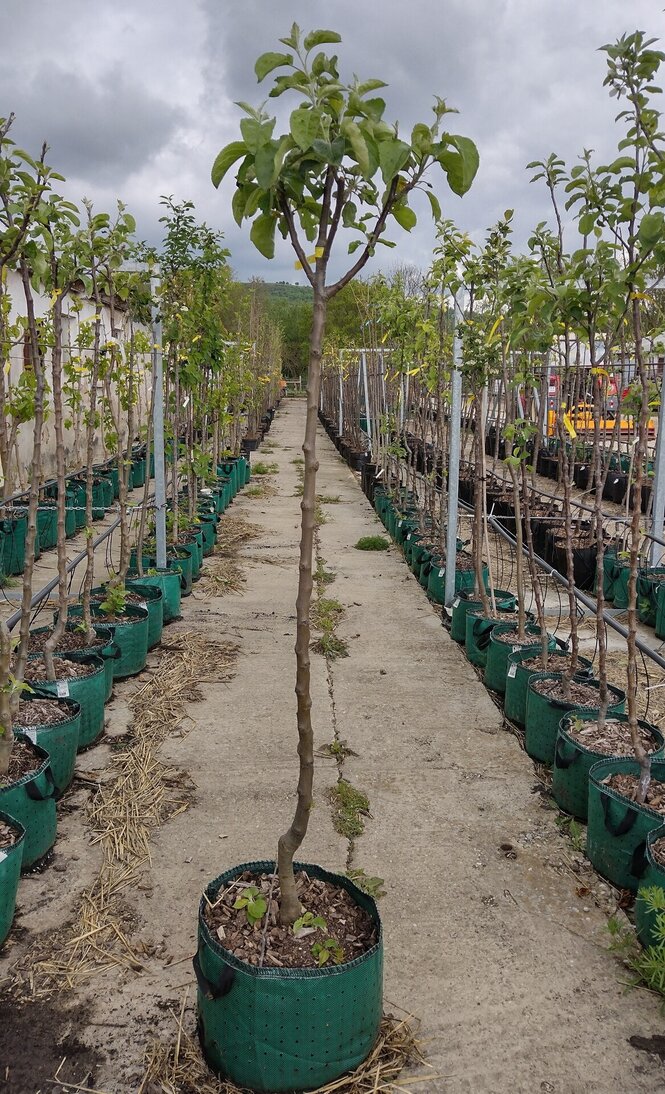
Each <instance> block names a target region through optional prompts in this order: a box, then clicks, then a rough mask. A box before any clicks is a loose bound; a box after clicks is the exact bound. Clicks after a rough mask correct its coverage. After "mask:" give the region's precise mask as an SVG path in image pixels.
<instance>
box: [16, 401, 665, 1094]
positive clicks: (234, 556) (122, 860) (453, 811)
mask: <svg viewBox="0 0 665 1094" xmlns="http://www.w3.org/2000/svg"><path fill="white" fill-rule="evenodd" d="M304 413H305V405H304V402H303V401H301V400H287V401H286V402H284V403H283V404H282V408H281V409H280V411H279V413H278V415H277V418H276V419H275V422H274V424H273V427H272V430H271V432H270V434H269V435H268V437H267V438H266V440H265V442H264V445H262V447H261V448H260V450H259V451H258V452H257V453H256V454H255V456H254V464H255V467H260V468H267V469H268V474H265V475H254V476H253V478H252V481H251V484H250V486H249V487H246V488H245V490H244V491H243V492H241V493H240V494H239V495H238V496H237V497H236V500H235V502H234V503H233V506H232V507H231V508H230V509H228V510H227V511H226V513H224V514H223V515H222V517H221V519H220V522H219V526H218V544H217V547H216V548H215V552H214V553H213V554H212V555H211V556H209V557H208V558H207V559H206V560H205V562H204V565H203V569H202V576H201V578H200V580H199V581H198V582H196V583H195V585H194V588H193V592H192V595H191V596H189V597H187V598H185V599H183V601H182V618H181V619H180V620H179V621H178V622H174V623H172V624H170V625H169V627H167V628H166V629H165V631H164V635H163V640H162V644H161V646H160V647H158V648H156V650H155V651H153V652H152V653H151V654H150V655H149V661H148V664H147V666H146V668H145V670H144V671H143V672H142V673H141V674H140V675H139V676H138V677H136V678H134V679H132V680H130V681H126V682H124V683H119V684H116V686H115V693H114V695H115V697H114V699H113V701H112V703H111V704H110V705H109V706H108V707H107V714H106V728H105V733H104V737H103V739H102V740H101V741H100V742H99V743H98V744H97V745H96V746H95V747H94V748H93V749H91V750H89V751H88V752H85V753H82V754H80V755H79V757H78V759H77V766H76V777H75V780H74V783H73V785H72V788H71V789H70V790H69V791H68V792H67V794H66V795H65V797H64V799H63V800H62V801H61V803H60V806H59V811H60V814H61V816H60V822H59V829H58V840H57V843H56V847H55V851H54V855H53V858H52V861H51V863H50V866H49V867H48V869H46V870H44V871H43V872H36V873H28V874H27V875H25V876H24V878H23V880H22V883H21V888H20V893H19V904H18V910H17V915H16V919H15V926H14V929H13V931H12V934H11V936H10V940H9V941H8V943H7V945H6V947H5V949H4V950H3V952H2V956H1V957H0V982H1V983H2V991H3V1003H2V1024H1V1026H0V1029H1V1033H0V1059H2V1061H3V1065H5V1070H4V1074H3V1076H2V1080H3V1086H2V1088H3V1089H6V1090H7V1091H8V1092H12V1094H24V1092H27V1091H44V1092H46V1091H51V1090H63V1091H64V1090H68V1091H71V1090H79V1089H86V1090H89V1089H93V1090H96V1091H100V1092H104V1094H125V1092H126V1094H129V1092H134V1091H137V1090H141V1091H143V1092H145V1094H147V1092H150V1094H153V1092H154V1094H157V1092H158V1091H161V1090H170V1089H192V1090H193V1089H197V1090H203V1091H215V1090H217V1089H218V1086H217V1085H216V1081H215V1080H214V1079H213V1078H212V1077H211V1076H210V1075H209V1073H207V1075H206V1072H205V1071H204V1070H201V1069H202V1067H203V1065H202V1063H201V1062H200V1058H199V1056H198V1048H196V1049H194V1048H193V1047H192V1044H193V1043H194V1042H195V1040H196V1038H195V1031H194V1027H195V1017H194V1003H195V991H194V989H193V986H192V974H191V958H192V955H193V953H194V951H195V949H196V910H197V906H198V903H199V899H200V894H201V890H202V888H203V887H204V885H205V884H207V881H208V879H209V878H211V877H215V876H216V875H217V874H218V873H220V872H221V871H222V870H223V869H225V868H226V867H227V866H228V864H229V863H235V862H243V861H250V860H252V859H262V858H264V857H265V854H266V836H267V837H268V843H269V844H271V843H272V842H273V839H272V837H276V836H277V833H278V831H281V829H282V827H283V826H284V824H285V823H286V822H287V818H288V815H289V812H290V810H291V796H292V783H293V773H292V768H293V761H292V759H291V755H290V740H291V736H292V725H291V722H292V717H291V713H290V712H291V709H292V693H293V668H292V646H293V639H294V634H295V619H294V612H293V602H294V595H295V577H294V574H295V571H296V560H297V551H298V547H297V544H298V524H299V506H300V498H299V483H300V479H301V476H300V463H299V460H300V443H301V437H302V430H303V424H304V422H303V419H304ZM318 445H319V460H320V465H321V466H320V472H319V479H318V488H317V489H318V491H319V514H318V515H319V523H318V526H317V531H316V543H315V551H316V564H317V570H318V572H319V575H320V581H319V583H318V585H317V590H318V595H317V601H315V609H314V611H315V615H314V618H315V621H316V620H317V619H318V621H319V624H320V626H319V628H318V630H317V629H316V627H315V630H314V635H315V636H316V634H318V633H319V632H320V635H321V637H322V638H323V639H325V638H328V639H329V638H330V636H331V634H333V635H334V637H335V638H336V639H337V640H338V644H333V643H331V642H329V641H328V642H326V641H323V642H322V647H321V648H322V649H323V651H324V652H321V653H319V652H317V650H316V649H314V651H313V652H312V698H313V721H314V729H315V745H316V754H317V757H318V769H317V775H316V783H315V793H314V796H315V808H314V810H313V812H312V817H311V822H310V832H309V837H308V845H307V852H306V856H305V857H306V858H307V860H308V861H317V862H322V863H325V865H326V866H327V867H329V868H331V869H335V870H337V871H339V872H340V873H344V872H346V871H347V870H351V871H363V872H364V875H361V876H364V877H365V878H366V879H373V885H374V888H375V889H378V891H379V892H382V893H383V894H384V895H382V896H381V898H380V900H379V905H380V909H381V913H382V918H383V923H384V931H385V938H386V965H385V1009H386V1010H387V1011H389V1012H390V1011H392V1012H393V1013H394V1014H396V1015H397V1016H399V1017H402V1016H403V1015H404V1012H406V1013H411V1014H413V1015H417V1016H418V1017H419V1019H420V1021H421V1026H420V1037H421V1038H422V1040H423V1051H424V1053H425V1059H426V1062H425V1064H422V1065H417V1066H415V1067H414V1068H413V1069H412V1070H409V1071H406V1072H405V1073H404V1074H403V1078H402V1082H403V1085H404V1089H413V1090H424V1091H444V1090H445V1091H451V1092H460V1094H461V1092H470V1091H475V1090H494V1089H505V1082H506V1080H507V1077H509V1080H510V1088H511V1090H515V1091H524V1092H525V1094H526V1092H532V1091H533V1090H542V1091H556V1092H561V1094H563V1092H564V1091H580V1092H581V1091H595V1090H607V1089H625V1090H630V1091H656V1090H658V1089H660V1088H661V1087H662V1083H663V1063H662V1061H661V1059H659V1057H658V1055H657V1052H656V1051H655V1049H657V1046H658V1043H659V1041H658V1038H659V1035H660V1032H661V1030H662V1014H661V1012H660V1005H659V1002H658V999H657V998H656V997H655V996H654V995H652V994H650V993H648V992H646V991H645V990H643V989H640V988H635V989H633V990H632V991H630V992H628V993H626V991H625V983H626V981H627V980H628V979H629V978H630V974H629V972H628V970H627V969H626V968H625V967H624V966H623V965H622V963H621V961H620V960H619V959H618V958H617V956H616V955H614V954H612V953H610V952H609V950H608V943H609V935H608V931H607V916H608V914H609V913H611V912H615V911H616V904H617V895H618V894H617V892H616V891H615V890H614V889H613V888H612V887H611V886H609V885H607V884H606V883H604V882H603V881H602V880H601V879H599V877H598V875H596V874H595V873H594V872H593V871H592V869H591V868H590V866H589V865H588V863H587V862H586V860H585V858H584V856H583V855H582V854H581V853H580V851H579V850H578V849H576V846H575V845H574V842H571V840H570V839H569V838H568V837H567V835H566V833H565V830H562V828H561V826H560V825H558V824H557V818H558V816H559V815H558V812H557V810H556V808H555V807H554V805H553V802H552V800H551V798H550V796H549V793H548V791H547V788H546V784H545V782H544V781H543V779H542V777H541V774H542V773H540V772H539V770H538V769H536V768H534V765H533V763H532V761H531V759H529V757H528V756H527V755H526V754H525V753H524V751H523V748H522V747H521V745H520V741H519V739H518V737H517V736H516V735H515V734H514V733H513V732H511V731H510V729H509V728H508V726H507V725H506V724H505V723H504V721H503V718H502V715H501V713H500V711H499V709H498V708H497V706H496V705H495V703H494V702H492V699H491V698H490V695H489V693H488V692H487V691H486V690H485V688H484V687H483V685H482V683H481V681H480V679H479V678H478V676H477V675H476V672H475V671H474V669H473V667H472V666H471V665H470V664H469V663H468V661H467V660H466V658H465V657H464V654H463V652H462V651H461V650H460V649H459V648H458V646H457V645H456V644H455V643H454V642H452V641H451V638H450V637H449V635H448V634H447V633H446V631H445V629H444V628H443V627H442V625H441V616H440V614H439V612H438V611H435V610H434V608H433V607H432V606H431V605H430V603H429V602H428V600H427V599H426V597H425V595H424V593H423V591H422V590H421V588H420V586H419V584H418V582H417V581H416V579H415V578H414V576H413V575H412V574H411V573H410V571H409V569H408V568H407V566H406V565H405V563H404V560H403V556H402V553H401V551H400V550H399V549H398V548H397V547H395V546H392V547H390V548H389V549H388V550H387V551H382V552H375V551H360V550H357V549H355V546H354V545H355V543H356V542H357V541H358V540H359V539H360V537H363V536H373V535H377V534H378V533H380V532H382V531H383V529H382V528H381V526H380V524H379V523H378V521H377V518H376V515H375V514H374V512H373V510H372V508H371V507H370V505H369V504H368V502H367V500H366V498H365V497H364V495H363V494H362V492H361V490H360V486H359V482H358V476H357V475H355V474H354V473H353V472H351V471H350V470H349V469H348V467H347V465H346V464H345V463H344V462H343V461H342V460H341V459H340V457H339V456H338V454H337V452H336V451H335V449H334V448H333V446H332V445H331V444H330V442H329V441H328V440H327V439H326V438H325V435H324V434H323V432H322V431H321V430H320V429H319V438H318ZM323 575H326V576H325V577H323ZM333 575H334V577H333ZM322 599H323V600H324V604H323V607H321V608H320V609H319V614H318V616H317V614H316V612H317V609H316V604H317V602H320V601H321V600H322ZM331 600H334V602H335V603H336V604H337V605H338V607H337V608H336V609H335V614H336V621H335V625H334V628H333V630H332V631H330V629H329V628H328V626H327V615H326V605H325V601H331ZM342 652H343V653H345V656H341V655H339V654H341V653H342ZM146 704H147V705H146ZM160 713H161V714H162V715H163V716H164V718H165V722H166V724H160ZM146 725H147V726H149V727H150V733H149V734H148V736H147V740H146V736H145V727H146ZM141 728H143V738H142V737H141V736H140V734H139V730H140V729H141ZM155 775H158V782H159V790H158V789H157V786H156V782H155ZM340 785H343V787H344V788H347V787H348V788H351V789H352V790H353V791H355V792H357V793H356V794H355V796H350V795H349V794H348V793H346V794H345V795H344V796H343V797H340V795H339V788H340ZM336 788H337V792H335V789H336ZM331 792H332V793H331ZM123 813H124V814H125V816H124V818H123V819H122V822H121V823H119V814H123ZM109 835H111V839H110V842H109V838H108V837H109ZM378 879H383V880H382V881H379V880H378ZM109 892H110V893H111V894H112V899H106V898H107V897H109ZM619 914H621V913H619ZM86 936H87V937H86ZM95 939H99V945H96V944H95ZM451 1000H454V1006H451V1005H450V1002H451ZM654 1039H655V1040H654ZM176 1045H178V1046H179V1048H178V1052H179V1057H178V1058H179V1060H180V1064H179V1067H180V1068H181V1071H177V1075H178V1078H179V1080H180V1081H181V1082H183V1080H184V1079H185V1077H186V1076H187V1075H189V1081H190V1082H191V1083H192V1085H191V1086H190V1087H186V1086H184V1085H182V1086H180V1087H171V1086H167V1085H162V1084H166V1083H167V1082H168V1081H170V1079H171V1078H172V1075H175V1074H176V1071H175V1070H173V1069H174V1052H175V1046H176ZM654 1046H655V1048H654ZM645 1049H646V1050H647V1051H645ZM5 1061H6V1062H7V1063H6V1064H5ZM601 1076H602V1077H601ZM410 1080H413V1085H411V1082H410ZM197 1083H198V1084H199V1085H196V1084H197ZM203 1083H206V1084H207V1085H203ZM222 1089H223V1088H222V1086H221V1085H220V1086H219V1090H222Z"/></svg>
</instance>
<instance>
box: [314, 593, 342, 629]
mask: <svg viewBox="0 0 665 1094" xmlns="http://www.w3.org/2000/svg"><path fill="white" fill-rule="evenodd" d="M343 615H344V606H343V605H342V604H340V602H339V600H334V599H333V598H332V597H329V596H320V597H319V598H318V600H316V601H315V602H314V604H312V623H313V624H314V626H315V627H316V628H317V629H318V630H320V631H326V630H332V628H333V627H334V626H335V625H336V623H337V622H338V621H339V620H340V619H341V617H342V616H343Z"/></svg>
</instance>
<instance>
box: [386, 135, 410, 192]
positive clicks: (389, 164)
mask: <svg viewBox="0 0 665 1094" xmlns="http://www.w3.org/2000/svg"><path fill="white" fill-rule="evenodd" d="M410 154H411V149H410V147H409V145H408V144H405V143H404V141H400V140H387V141H381V142H380V143H379V165H380V167H381V175H382V176H383V181H384V182H385V184H386V186H389V185H390V183H391V182H392V180H393V179H394V177H395V175H397V174H398V173H399V171H401V169H402V167H404V164H405V163H406V161H407V160H408V158H409V156H410Z"/></svg>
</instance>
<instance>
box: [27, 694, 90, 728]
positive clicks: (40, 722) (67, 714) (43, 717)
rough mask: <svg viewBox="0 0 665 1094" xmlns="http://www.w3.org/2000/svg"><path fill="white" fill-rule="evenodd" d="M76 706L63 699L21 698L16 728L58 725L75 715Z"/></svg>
mask: <svg viewBox="0 0 665 1094" xmlns="http://www.w3.org/2000/svg"><path fill="white" fill-rule="evenodd" d="M75 710H76V707H74V705H73V704H72V703H67V702H64V701H63V700H62V699H30V700H28V699H21V701H20V703H19V705H18V714H17V715H16V717H15V719H14V725H15V727H16V729H24V728H26V727H27V726H56V725H58V723H59V722H67V721H69V719H70V718H72V717H73V715H74V711H75Z"/></svg>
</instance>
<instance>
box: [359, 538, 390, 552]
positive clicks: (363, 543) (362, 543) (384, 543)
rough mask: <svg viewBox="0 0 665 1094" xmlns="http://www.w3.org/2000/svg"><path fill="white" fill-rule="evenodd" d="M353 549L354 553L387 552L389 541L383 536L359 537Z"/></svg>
mask: <svg viewBox="0 0 665 1094" xmlns="http://www.w3.org/2000/svg"><path fill="white" fill-rule="evenodd" d="M355 547H356V551H387V550H388V548H389V547H390V540H387V539H386V538H385V536H361V537H360V539H359V540H358V542H357V543H356V545H355Z"/></svg>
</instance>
